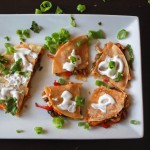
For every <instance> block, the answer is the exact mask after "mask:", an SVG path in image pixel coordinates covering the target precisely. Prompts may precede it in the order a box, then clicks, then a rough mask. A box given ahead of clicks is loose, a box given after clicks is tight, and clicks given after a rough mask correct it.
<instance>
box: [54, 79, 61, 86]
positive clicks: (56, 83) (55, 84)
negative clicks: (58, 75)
mask: <svg viewBox="0 0 150 150" xmlns="http://www.w3.org/2000/svg"><path fill="white" fill-rule="evenodd" d="M53 84H54V86H60V85H61V84H60V83H58V82H56V80H55V81H54V83H53Z"/></svg>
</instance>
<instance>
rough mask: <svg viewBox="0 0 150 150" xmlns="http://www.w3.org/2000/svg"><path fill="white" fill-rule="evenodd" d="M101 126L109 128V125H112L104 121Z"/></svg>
mask: <svg viewBox="0 0 150 150" xmlns="http://www.w3.org/2000/svg"><path fill="white" fill-rule="evenodd" d="M101 126H102V127H103V128H108V127H110V125H109V124H106V123H102V124H101Z"/></svg>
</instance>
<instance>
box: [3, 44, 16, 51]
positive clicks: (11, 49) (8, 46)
mask: <svg viewBox="0 0 150 150" xmlns="http://www.w3.org/2000/svg"><path fill="white" fill-rule="evenodd" d="M5 47H6V49H7V50H6V53H15V49H14V48H13V46H12V45H11V44H10V43H5Z"/></svg>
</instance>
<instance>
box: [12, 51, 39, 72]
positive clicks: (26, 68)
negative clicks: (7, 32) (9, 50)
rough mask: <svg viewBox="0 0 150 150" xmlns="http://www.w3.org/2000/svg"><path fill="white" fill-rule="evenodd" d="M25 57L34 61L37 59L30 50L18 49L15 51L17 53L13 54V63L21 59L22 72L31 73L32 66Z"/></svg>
mask: <svg viewBox="0 0 150 150" xmlns="http://www.w3.org/2000/svg"><path fill="white" fill-rule="evenodd" d="M26 55H28V56H31V57H33V58H34V59H36V58H37V56H38V55H37V54H36V53H34V52H32V51H31V50H29V49H27V48H19V49H17V51H16V52H15V53H14V59H15V62H16V61H17V60H18V59H19V58H21V59H22V63H23V71H31V72H32V71H33V65H32V64H31V63H29V62H28V61H27V59H26V57H25V56H26Z"/></svg>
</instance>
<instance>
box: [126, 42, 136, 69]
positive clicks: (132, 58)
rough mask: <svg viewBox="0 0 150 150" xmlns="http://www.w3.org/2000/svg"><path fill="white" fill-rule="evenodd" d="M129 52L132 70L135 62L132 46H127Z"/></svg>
mask: <svg viewBox="0 0 150 150" xmlns="http://www.w3.org/2000/svg"><path fill="white" fill-rule="evenodd" d="M127 50H128V53H129V60H128V62H129V65H130V67H131V68H132V63H133V61H134V56H133V49H132V47H131V45H129V44H128V45H127Z"/></svg>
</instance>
